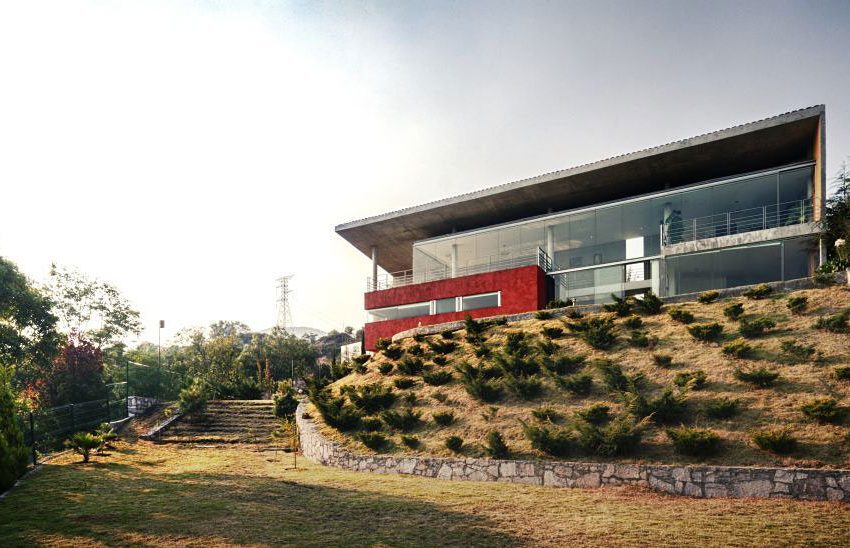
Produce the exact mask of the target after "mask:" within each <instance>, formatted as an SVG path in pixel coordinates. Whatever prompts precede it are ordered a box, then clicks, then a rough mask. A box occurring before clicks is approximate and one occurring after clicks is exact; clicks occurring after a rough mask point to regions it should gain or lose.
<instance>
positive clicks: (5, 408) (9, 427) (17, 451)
mask: <svg viewBox="0 0 850 548" xmlns="http://www.w3.org/2000/svg"><path fill="white" fill-rule="evenodd" d="M16 400H17V396H16V394H15V391H14V390H13V389H12V370H11V368H8V369H7V368H4V367H2V366H0V492H2V491H5V490H6V489H8V488H9V487H11V486H12V485H14V484H15V482H16V481H17V480H18V478H19V477H21V476H22V475H23V474H24V472H26V470H27V462H29V453H28V451H27V447H26V445H24V434H23V431H22V430H21V428H20V426H19V425H18V422H17V412H18V406H17V404H16V403H15V402H16Z"/></svg>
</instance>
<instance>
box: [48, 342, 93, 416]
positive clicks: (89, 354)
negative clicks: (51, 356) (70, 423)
mask: <svg viewBox="0 0 850 548" xmlns="http://www.w3.org/2000/svg"><path fill="white" fill-rule="evenodd" d="M50 390H51V399H52V401H53V404H54V405H61V404H66V403H78V402H84V401H90V400H99V399H102V398H103V397H104V396H105V394H106V385H105V384H104V382H103V351H102V350H101V349H100V348H98V347H97V346H95V345H94V344H93V343H92V342H91V341H89V340H86V339H85V338H83V337H82V336H80V335H78V334H76V333H72V334H71V335H70V336H69V337H68V342H67V343H66V344H65V346H64V347H63V348H62V351H61V352H60V353H59V356H58V357H57V358H56V362H55V366H54V373H53V382H52V383H51V388H50Z"/></svg>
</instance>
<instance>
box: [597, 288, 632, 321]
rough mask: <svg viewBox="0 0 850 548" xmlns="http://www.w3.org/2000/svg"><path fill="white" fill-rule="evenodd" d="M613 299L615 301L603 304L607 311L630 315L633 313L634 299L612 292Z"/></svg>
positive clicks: (619, 314)
mask: <svg viewBox="0 0 850 548" xmlns="http://www.w3.org/2000/svg"><path fill="white" fill-rule="evenodd" d="M611 299H612V300H613V301H614V302H612V303H611V304H606V305H602V309H603V310H604V311H605V312H614V313H615V314H617V315H618V316H622V317H625V316H628V315H629V314H631V313H632V300H631V299H630V298H629V297H618V296H617V295H616V294H614V293H611Z"/></svg>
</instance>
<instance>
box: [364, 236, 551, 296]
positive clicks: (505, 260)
mask: <svg viewBox="0 0 850 548" xmlns="http://www.w3.org/2000/svg"><path fill="white" fill-rule="evenodd" d="M531 265H537V266H539V267H540V268H542V269H543V271H544V272H549V271H551V270H552V260H551V258H550V257H549V255H547V254H546V252H545V251H543V249H541V248H539V247H535V248H529V249H525V250H518V251H516V252H514V253H512V254H511V255H509V256H508V257H504V256H497V255H491V256H489V257H486V258H485V259H479V260H477V261H476V262H474V263H467V264H466V265H464V266H458V267H456V268H455V269H454V272H452V268H451V266H449V265H446V266H445V267H444V268H437V269H432V270H424V271H418V272H415V271H413V270H403V271H400V272H393V273H390V274H380V275H378V277H377V278H375V279H374V280H373V279H372V277H371V276H369V277H368V278H366V291H380V290H382V289H392V288H394V287H403V286H406V285H413V284H421V283H425V282H433V281H438V280H447V279H449V278H459V277H461V276H471V275H473V274H483V273H485V272H496V271H498V270H508V269H511V268H519V267H521V266H531Z"/></svg>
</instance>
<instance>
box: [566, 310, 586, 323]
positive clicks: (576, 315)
mask: <svg viewBox="0 0 850 548" xmlns="http://www.w3.org/2000/svg"><path fill="white" fill-rule="evenodd" d="M567 317H568V318H569V319H571V320H580V319H581V318H583V317H584V314H582V312H581V310H579V309H578V308H570V309H569V310H568V311H567Z"/></svg>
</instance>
